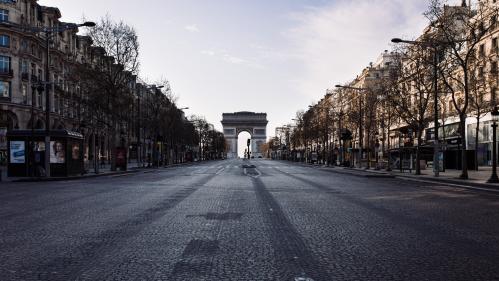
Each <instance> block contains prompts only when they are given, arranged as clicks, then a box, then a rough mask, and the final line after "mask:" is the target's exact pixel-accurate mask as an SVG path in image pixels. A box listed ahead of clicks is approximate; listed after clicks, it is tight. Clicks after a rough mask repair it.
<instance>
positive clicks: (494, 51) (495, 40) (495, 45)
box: [492, 37, 497, 53]
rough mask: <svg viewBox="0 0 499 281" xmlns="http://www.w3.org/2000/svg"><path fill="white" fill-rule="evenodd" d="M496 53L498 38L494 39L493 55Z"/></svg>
mask: <svg viewBox="0 0 499 281" xmlns="http://www.w3.org/2000/svg"><path fill="white" fill-rule="evenodd" d="M496 52H497V37H496V38H492V53H496Z"/></svg>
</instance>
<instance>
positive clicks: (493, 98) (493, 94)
mask: <svg viewBox="0 0 499 281" xmlns="http://www.w3.org/2000/svg"><path fill="white" fill-rule="evenodd" d="M490 101H491V102H492V104H496V102H497V88H492V89H491V90H490Z"/></svg>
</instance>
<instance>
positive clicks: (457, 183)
mask: <svg viewBox="0 0 499 281" xmlns="http://www.w3.org/2000/svg"><path fill="white" fill-rule="evenodd" d="M291 163H292V162H291ZM296 164H298V165H300V166H303V167H311V168H319V169H321V170H323V171H327V172H332V173H338V174H345V175H351V176H356V177H365V178H395V179H401V180H409V181H415V182H426V183H434V184H435V183H437V184H438V183H440V184H443V185H447V186H454V187H460V188H465V189H469V190H475V191H482V192H489V193H494V194H499V185H491V184H487V183H478V182H463V181H462V180H457V179H456V180H453V179H445V178H423V177H416V176H406V175H396V174H393V173H385V172H374V171H370V170H357V169H354V168H332V167H329V168H326V167H320V166H315V165H307V164H303V163H296ZM350 171H351V172H350ZM355 172H357V173H355ZM376 174H377V175H376Z"/></svg>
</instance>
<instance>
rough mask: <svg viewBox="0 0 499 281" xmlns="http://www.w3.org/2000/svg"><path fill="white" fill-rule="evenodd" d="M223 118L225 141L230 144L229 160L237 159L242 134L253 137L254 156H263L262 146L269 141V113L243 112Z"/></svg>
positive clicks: (225, 114) (224, 115)
mask: <svg viewBox="0 0 499 281" xmlns="http://www.w3.org/2000/svg"><path fill="white" fill-rule="evenodd" d="M222 117H223V118H222V126H223V129H224V135H225V139H226V141H227V143H228V144H229V151H228V152H227V157H228V158H237V139H238V136H239V134H240V133H241V132H248V133H249V134H250V135H251V151H252V156H254V157H255V158H257V157H259V156H263V155H262V152H261V151H260V146H261V145H262V144H264V143H265V142H266V141H267V124H268V123H269V121H268V120H267V113H255V112H248V111H242V112H235V113H224V114H222Z"/></svg>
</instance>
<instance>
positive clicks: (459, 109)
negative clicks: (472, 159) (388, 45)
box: [426, 0, 497, 179]
mask: <svg viewBox="0 0 499 281" xmlns="http://www.w3.org/2000/svg"><path fill="white" fill-rule="evenodd" d="M426 16H427V17H428V19H429V20H430V22H431V23H432V27H433V34H434V36H435V38H434V41H435V42H437V43H438V45H439V46H440V47H441V48H440V50H441V52H442V57H443V61H442V62H441V63H440V64H439V73H440V76H441V79H442V81H443V83H444V85H445V87H446V89H447V90H448V91H449V92H450V95H451V100H452V104H453V106H454V109H455V110H456V113H457V115H458V116H459V127H460V136H461V140H462V142H463V146H462V151H461V154H462V155H461V157H462V158H461V160H462V171H461V176H460V177H461V178H462V179H468V157H467V150H466V143H465V142H466V128H465V126H466V118H467V114H468V113H469V107H470V101H471V95H472V80H473V75H474V73H473V71H472V65H474V64H475V63H476V60H477V57H478V55H479V54H478V50H477V49H478V46H479V44H480V42H482V40H483V39H484V37H485V36H486V35H487V34H488V32H489V30H490V29H491V27H493V24H491V19H494V18H497V6H496V5H489V4H488V3H484V1H482V2H480V3H479V4H478V5H477V6H476V7H475V8H474V9H472V8H471V7H465V6H464V7H458V6H447V5H445V1H444V0H431V1H430V5H429V9H428V11H427V12H426Z"/></svg>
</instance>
